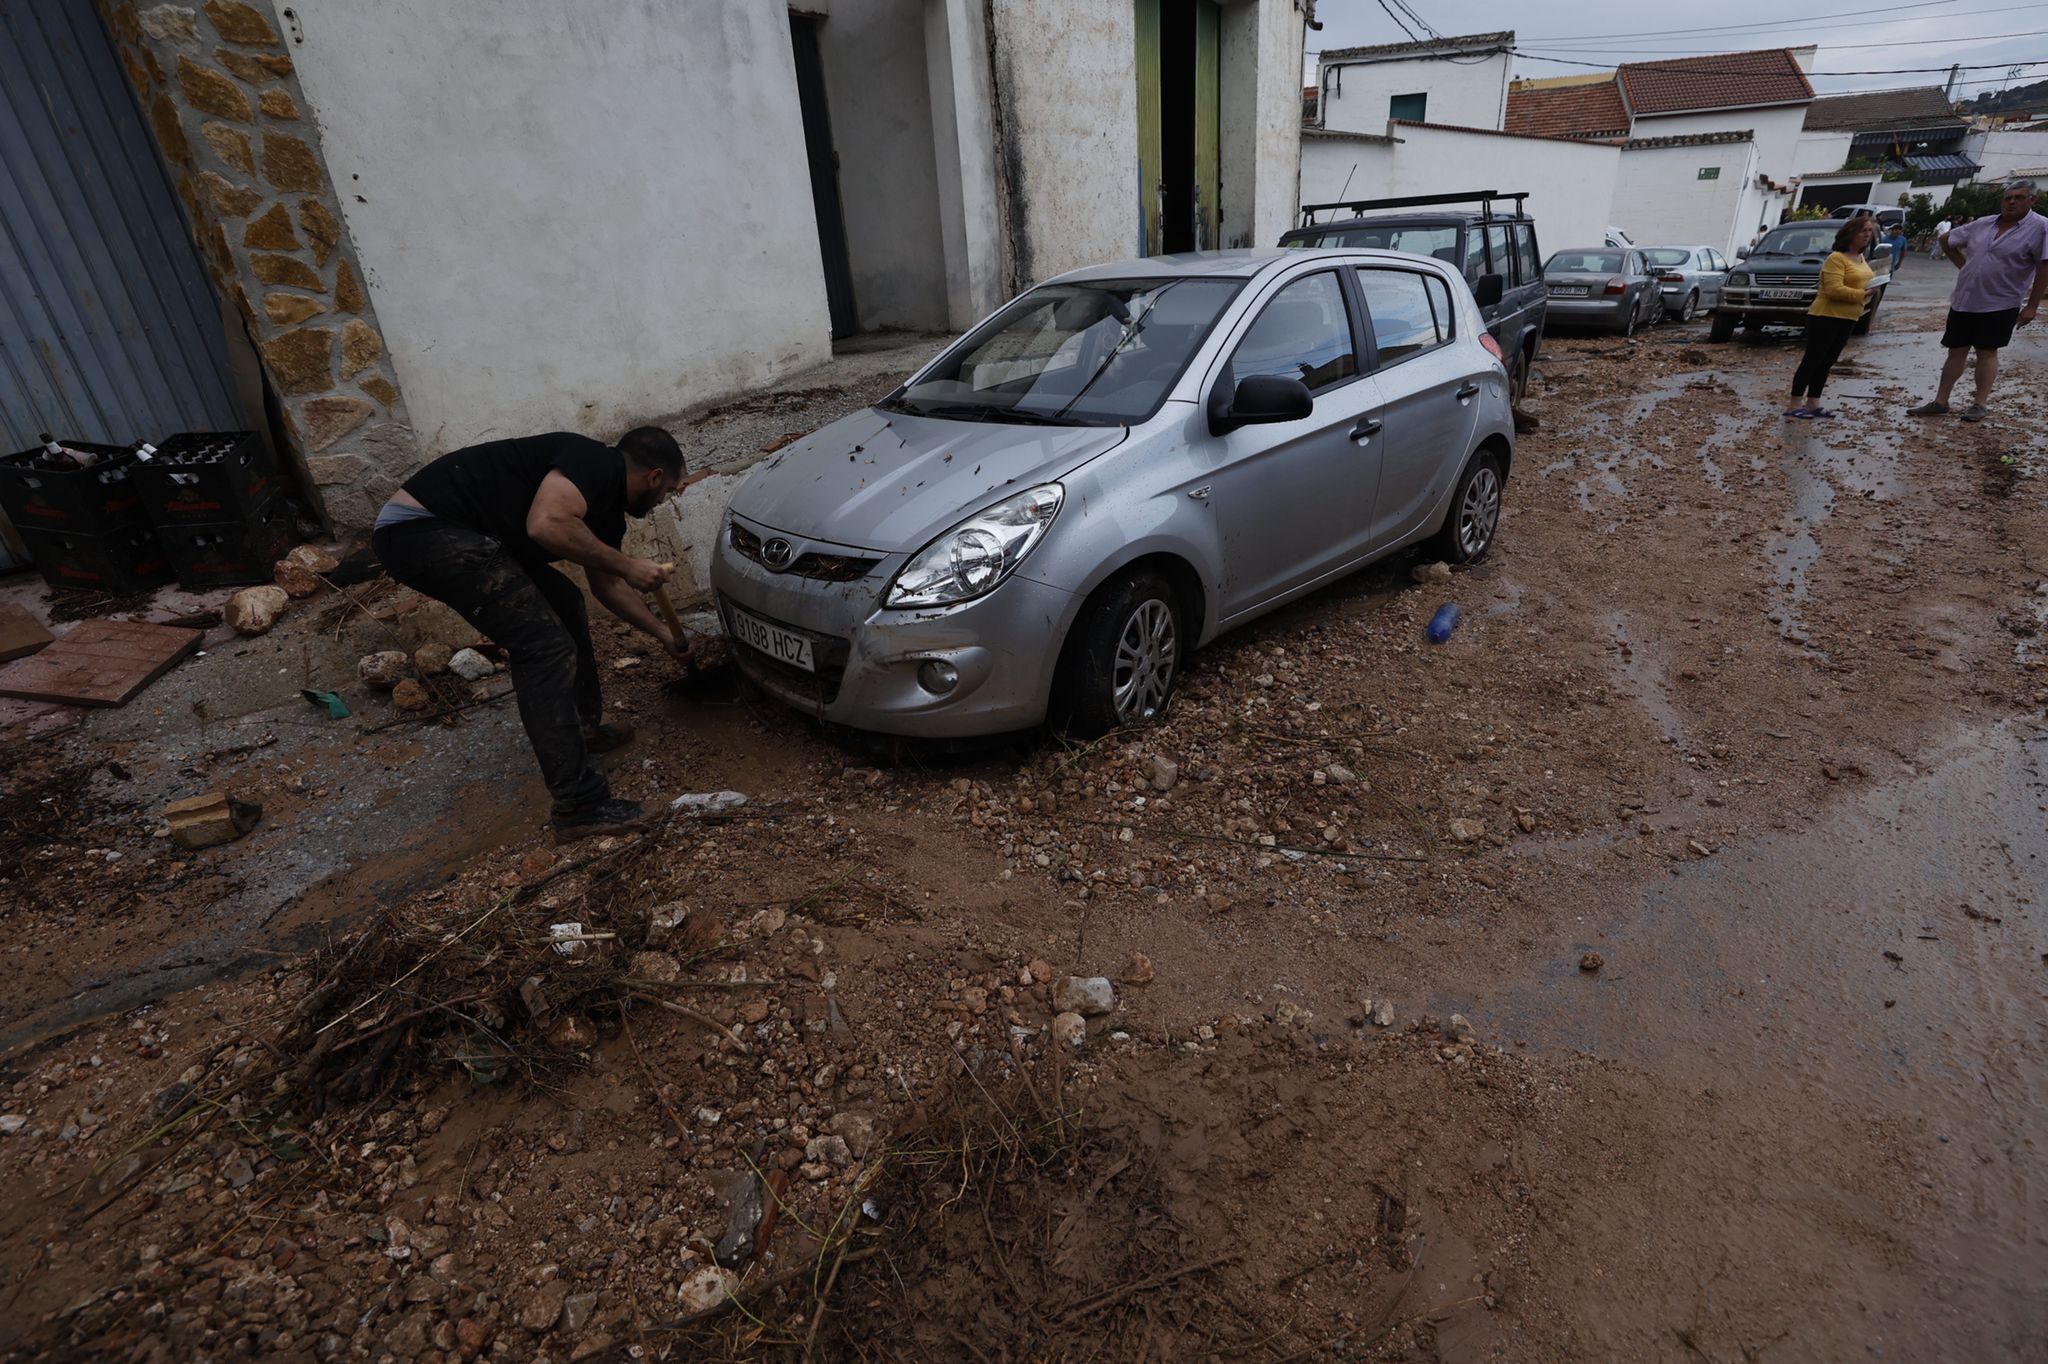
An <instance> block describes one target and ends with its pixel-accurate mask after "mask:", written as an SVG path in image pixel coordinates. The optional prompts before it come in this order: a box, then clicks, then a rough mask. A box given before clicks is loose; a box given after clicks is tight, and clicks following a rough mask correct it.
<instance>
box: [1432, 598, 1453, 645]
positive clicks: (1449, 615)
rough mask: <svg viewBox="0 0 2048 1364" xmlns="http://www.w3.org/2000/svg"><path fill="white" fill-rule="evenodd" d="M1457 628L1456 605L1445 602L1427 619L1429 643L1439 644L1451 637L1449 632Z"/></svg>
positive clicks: (1451, 602)
mask: <svg viewBox="0 0 2048 1364" xmlns="http://www.w3.org/2000/svg"><path fill="white" fill-rule="evenodd" d="M1457 628H1458V604H1457V603H1456V602H1454V601H1447V602H1445V603H1444V604H1443V605H1442V606H1439V607H1438V608H1437V609H1436V614H1435V615H1433V616H1431V617H1430V618H1429V642H1430V643H1431V644H1441V643H1443V642H1444V641H1445V640H1447V639H1449V638H1450V637H1451V631H1453V630H1455V629H1457Z"/></svg>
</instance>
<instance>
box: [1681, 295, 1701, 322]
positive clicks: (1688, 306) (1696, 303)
mask: <svg viewBox="0 0 2048 1364" xmlns="http://www.w3.org/2000/svg"><path fill="white" fill-rule="evenodd" d="M1699 315H1700V295H1699V291H1698V290H1697V289H1695V290H1694V291H1693V292H1691V293H1689V294H1687V295H1686V296H1685V311H1683V312H1681V313H1680V314H1679V315H1678V320H1679V321H1680V322H1690V321H1692V320H1693V319H1694V318H1696V317H1698V316H1699Z"/></svg>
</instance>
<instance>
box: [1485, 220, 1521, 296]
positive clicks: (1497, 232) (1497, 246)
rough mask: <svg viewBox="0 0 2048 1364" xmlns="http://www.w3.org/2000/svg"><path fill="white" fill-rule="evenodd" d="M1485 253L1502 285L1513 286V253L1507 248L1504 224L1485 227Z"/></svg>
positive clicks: (1510, 287)
mask: <svg viewBox="0 0 2048 1364" xmlns="http://www.w3.org/2000/svg"><path fill="white" fill-rule="evenodd" d="M1486 254H1487V255H1488V256H1489V257H1491V259H1492V261H1493V272H1494V273H1495V274H1496V275H1499V276H1500V282H1501V284H1502V286H1503V287H1505V288H1509V289H1512V288H1514V287H1515V264H1514V254H1513V253H1512V252H1510V251H1509V250H1508V230H1507V227H1506V225H1505V224H1495V225H1494V226H1491V227H1489V228H1487V229H1486Z"/></svg>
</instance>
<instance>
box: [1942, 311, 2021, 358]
mask: <svg viewBox="0 0 2048 1364" xmlns="http://www.w3.org/2000/svg"><path fill="white" fill-rule="evenodd" d="M2019 320H2020V310H2019V309H2018V308H2003V309H2000V310H1999V311H1998V312H1995V313H1959V312H1957V311H1956V310H1955V309H1954V308H1950V309H1949V310H1948V326H1947V327H1945V328H1944V329H1943V330H1942V333H1941V344H1942V345H1943V346H1945V347H1947V348H1948V349H1949V350H1957V349H1960V348H1961V347H1964V346H1968V347H1970V348H1971V349H1973V350H2003V349H2005V348H2006V347H2007V346H2009V345H2011V344H2012V329H2013V328H2014V327H2016V326H2018V325H2019Z"/></svg>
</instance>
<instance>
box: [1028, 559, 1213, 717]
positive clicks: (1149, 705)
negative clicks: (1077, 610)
mask: <svg viewBox="0 0 2048 1364" xmlns="http://www.w3.org/2000/svg"><path fill="white" fill-rule="evenodd" d="M1181 622H1182V615H1181V607H1180V597H1179V594H1178V593H1176V592H1175V591H1174V588H1173V584H1172V583H1170V582H1168V581H1167V580H1166V578H1165V577H1164V576H1163V575H1161V574H1159V573H1156V572H1153V571H1151V570H1149V569H1139V570H1135V571H1133V572H1129V573H1127V574H1125V575H1124V576H1122V577H1120V578H1112V579H1111V580H1110V581H1109V582H1107V583H1105V584H1103V586H1102V587H1100V588H1098V589H1096V592H1095V595H1094V596H1092V597H1090V598H1089V599H1088V604H1087V605H1086V606H1084V607H1082V608H1081V615H1080V618H1079V619H1078V620H1076V621H1075V622H1074V632H1073V634H1072V636H1071V637H1070V638H1069V639H1068V642H1067V651H1066V656H1065V658H1064V659H1063V660H1062V661H1061V666H1060V681H1059V687H1058V695H1057V696H1056V698H1055V701H1056V703H1057V704H1056V707H1055V709H1056V711H1057V712H1059V713H1060V715H1061V718H1062V719H1063V720H1064V722H1065V727H1066V728H1067V730H1069V731H1070V732H1071V733H1073V734H1076V735H1078V736H1079V737H1081V738H1087V739H1092V738H1095V737H1096V736H1098V735H1102V734H1107V733H1108V732H1109V731H1111V730H1113V729H1122V728H1125V727H1127V726H1131V725H1140V724H1145V723H1147V722H1148V721H1151V720H1155V719H1157V718H1159V716H1160V715H1161V714H1162V713H1163V712H1164V711H1165V710H1166V706H1167V703H1168V702H1169V701H1170V700H1172V699H1173V689H1174V685H1175V684H1176V683H1177V682H1179V681H1180V665H1181V658H1182V655H1183V653H1184V651H1185V644H1184V641H1183V639H1182V631H1181Z"/></svg>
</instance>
